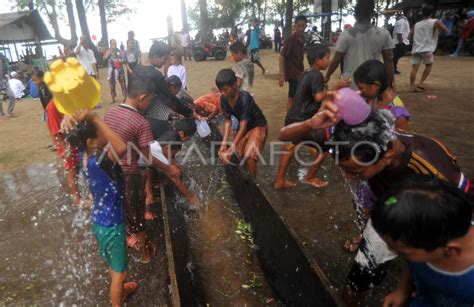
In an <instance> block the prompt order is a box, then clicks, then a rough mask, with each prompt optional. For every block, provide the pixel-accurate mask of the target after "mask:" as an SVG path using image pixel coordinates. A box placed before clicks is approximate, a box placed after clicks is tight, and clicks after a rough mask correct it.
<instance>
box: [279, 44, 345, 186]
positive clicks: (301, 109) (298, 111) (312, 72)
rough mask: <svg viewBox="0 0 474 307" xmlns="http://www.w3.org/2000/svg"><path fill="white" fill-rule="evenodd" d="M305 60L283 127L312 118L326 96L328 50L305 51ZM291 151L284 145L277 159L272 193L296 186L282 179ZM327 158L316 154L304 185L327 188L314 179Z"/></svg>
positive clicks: (317, 45) (290, 145)
mask: <svg viewBox="0 0 474 307" xmlns="http://www.w3.org/2000/svg"><path fill="white" fill-rule="evenodd" d="M307 58H308V63H309V65H310V67H311V68H310V69H309V70H307V71H305V72H303V74H302V75H301V77H300V79H299V81H298V89H297V90H296V93H295V96H294V99H293V103H292V105H291V107H290V109H289V110H288V113H287V114H286V119H285V126H288V125H290V124H292V123H295V122H301V121H305V120H307V119H310V118H311V117H313V115H314V114H316V112H318V110H319V107H320V106H321V102H322V101H323V100H324V99H325V98H326V96H327V95H326V89H325V84H324V76H323V74H322V73H321V70H325V69H326V68H327V67H328V66H329V62H330V51H329V48H328V47H326V46H324V45H321V44H316V45H315V46H313V47H311V48H310V49H309V50H308V53H307ZM349 82H350V81H344V80H340V81H339V83H338V85H337V86H336V87H335V88H334V90H337V89H339V88H342V87H344V86H349V84H350V83H349ZM295 148H296V145H294V144H289V145H285V153H284V154H283V156H282V157H281V159H280V166H279V168H278V174H277V177H276V178H275V183H274V185H273V186H274V188H275V189H284V188H291V187H294V186H296V183H294V182H292V181H289V180H286V179H285V174H286V169H287V168H288V165H289V164H290V161H291V159H292V158H293V156H294V154H295ZM327 155H328V153H318V152H316V157H315V161H314V163H313V165H312V166H311V167H310V169H309V170H308V173H307V174H306V176H305V178H304V182H305V183H308V184H310V185H312V186H314V187H316V188H322V187H325V186H327V185H328V183H327V182H326V181H323V180H321V179H319V178H317V177H315V175H316V172H317V171H318V170H319V168H320V167H321V164H322V163H323V162H324V160H325V159H326V157H327Z"/></svg>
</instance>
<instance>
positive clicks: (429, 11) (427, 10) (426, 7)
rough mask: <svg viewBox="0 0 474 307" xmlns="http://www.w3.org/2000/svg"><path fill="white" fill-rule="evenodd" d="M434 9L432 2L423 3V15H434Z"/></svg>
mask: <svg viewBox="0 0 474 307" xmlns="http://www.w3.org/2000/svg"><path fill="white" fill-rule="evenodd" d="M433 10H434V6H432V5H430V4H423V6H422V7H421V16H423V17H430V16H431V15H433Z"/></svg>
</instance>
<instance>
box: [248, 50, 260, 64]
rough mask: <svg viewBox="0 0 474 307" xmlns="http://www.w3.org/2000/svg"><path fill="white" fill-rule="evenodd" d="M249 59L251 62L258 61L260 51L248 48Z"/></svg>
mask: <svg viewBox="0 0 474 307" xmlns="http://www.w3.org/2000/svg"><path fill="white" fill-rule="evenodd" d="M250 60H251V61H252V63H255V64H257V63H260V51H259V50H258V49H252V50H250Z"/></svg>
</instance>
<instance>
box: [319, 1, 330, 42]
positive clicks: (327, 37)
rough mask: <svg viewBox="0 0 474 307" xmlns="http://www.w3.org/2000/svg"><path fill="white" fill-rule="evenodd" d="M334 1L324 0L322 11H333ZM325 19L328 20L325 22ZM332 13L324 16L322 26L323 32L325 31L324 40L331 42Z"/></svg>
mask: <svg viewBox="0 0 474 307" xmlns="http://www.w3.org/2000/svg"><path fill="white" fill-rule="evenodd" d="M331 2H332V1H331V0H323V3H322V7H321V11H322V12H323V13H331V10H332V5H331V4H332V3H331ZM324 19H326V22H323V21H324ZM331 24H332V22H331V15H329V16H327V17H323V19H322V20H321V27H322V29H321V30H322V33H323V41H324V42H329V41H330V39H331Z"/></svg>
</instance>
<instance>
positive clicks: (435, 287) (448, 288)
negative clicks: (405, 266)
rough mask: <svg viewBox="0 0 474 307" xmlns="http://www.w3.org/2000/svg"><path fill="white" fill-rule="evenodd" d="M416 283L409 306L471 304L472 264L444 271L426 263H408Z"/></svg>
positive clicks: (473, 297)
mask: <svg viewBox="0 0 474 307" xmlns="http://www.w3.org/2000/svg"><path fill="white" fill-rule="evenodd" d="M410 269H411V271H412V274H413V277H414V279H415V283H416V297H415V299H414V300H413V301H412V302H411V303H410V306H411V307H415V306H416V307H421V306H423V307H424V306H450V307H461V306H463V307H464V306H471V307H472V306H473V304H474V265H472V266H471V267H469V268H467V269H465V270H463V271H461V272H455V273H450V272H444V271H441V270H440V269H437V268H434V267H433V266H432V265H430V264H427V263H410Z"/></svg>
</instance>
